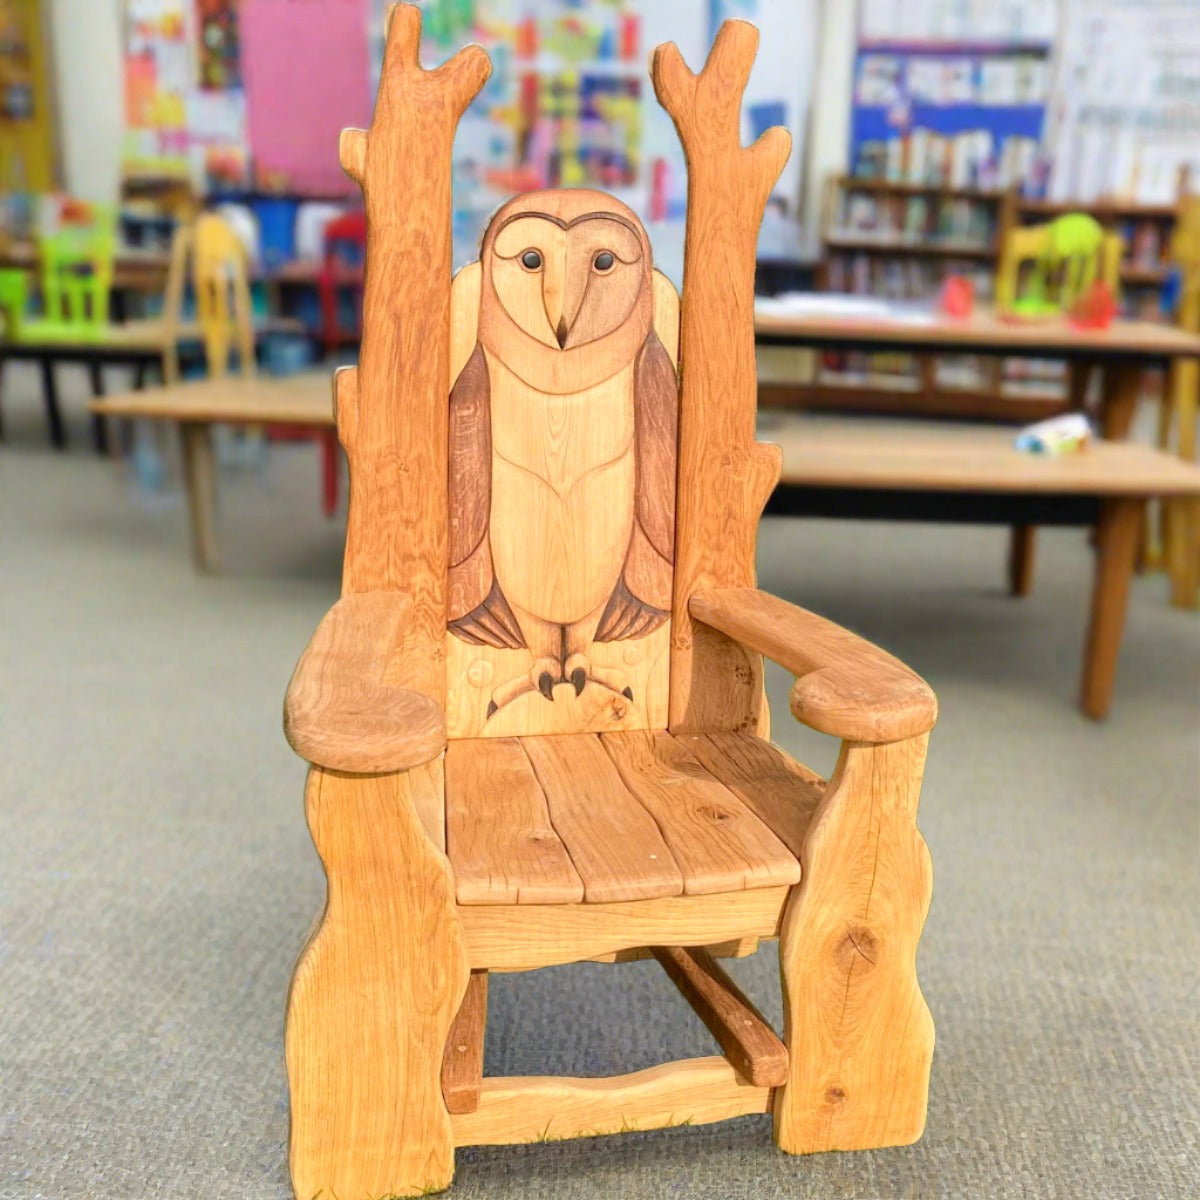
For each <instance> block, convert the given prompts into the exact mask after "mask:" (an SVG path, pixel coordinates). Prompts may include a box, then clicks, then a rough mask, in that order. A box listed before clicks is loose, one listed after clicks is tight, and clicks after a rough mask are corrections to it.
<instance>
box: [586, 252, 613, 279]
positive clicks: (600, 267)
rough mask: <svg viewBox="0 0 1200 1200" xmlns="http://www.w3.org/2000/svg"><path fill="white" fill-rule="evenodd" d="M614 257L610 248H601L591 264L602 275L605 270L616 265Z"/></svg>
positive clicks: (609, 269)
mask: <svg viewBox="0 0 1200 1200" xmlns="http://www.w3.org/2000/svg"><path fill="white" fill-rule="evenodd" d="M616 262H617V260H616V257H615V256H614V255H613V253H612V251H611V250H601V251H600V253H599V254H597V255H596V257H595V258H594V259H592V266H593V267H594V268H595V269H596V270H597V271H599V272H600V274H601V275H603V274H604V273H605V272H606V271H611V270H612V269H613V267H614V266H615V265H616Z"/></svg>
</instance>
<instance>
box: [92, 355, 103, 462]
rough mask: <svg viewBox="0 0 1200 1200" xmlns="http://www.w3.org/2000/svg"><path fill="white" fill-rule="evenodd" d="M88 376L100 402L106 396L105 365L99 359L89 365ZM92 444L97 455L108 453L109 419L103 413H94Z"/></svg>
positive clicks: (93, 392) (94, 394)
mask: <svg viewBox="0 0 1200 1200" xmlns="http://www.w3.org/2000/svg"><path fill="white" fill-rule="evenodd" d="M88 375H89V377H90V378H91V383H92V397H93V398H94V399H96V400H99V399H100V398H101V397H102V396H103V395H104V364H103V363H102V362H101V361H100V360H99V359H98V358H93V359H92V360H91V362H89V363H88ZM92 444H93V445H94V446H95V447H96V453H97V454H107V453H108V418H107V417H105V416H104V415H103V414H102V413H92Z"/></svg>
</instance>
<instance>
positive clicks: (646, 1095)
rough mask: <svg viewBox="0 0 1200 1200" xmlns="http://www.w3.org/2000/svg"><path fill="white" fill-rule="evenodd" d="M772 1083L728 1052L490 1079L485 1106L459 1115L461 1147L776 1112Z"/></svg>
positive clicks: (553, 1139)
mask: <svg viewBox="0 0 1200 1200" xmlns="http://www.w3.org/2000/svg"><path fill="white" fill-rule="evenodd" d="M770 1104H771V1089H770V1088H764V1087H754V1086H753V1085H752V1084H750V1083H748V1082H747V1081H746V1080H745V1079H743V1078H742V1077H741V1076H740V1075H738V1073H737V1072H736V1071H735V1070H734V1069H733V1067H731V1066H730V1065H729V1063H728V1062H726V1060H725V1059H723V1058H693V1059H687V1060H685V1061H683V1062H674V1063H664V1064H663V1065H662V1066H658V1067H651V1068H649V1069H648V1070H645V1071H637V1072H635V1073H634V1074H632V1075H618V1076H615V1077H611V1078H607V1079H568V1078H561V1077H553V1076H529V1077H525V1078H522V1077H519V1076H514V1077H511V1078H495V1079H485V1080H484V1081H483V1092H482V1094H481V1095H480V1098H479V1108H478V1109H477V1110H476V1111H475V1112H473V1113H468V1114H464V1115H461V1116H455V1117H453V1118H452V1120H453V1123H454V1142H455V1144H456V1145H458V1146H485V1145H505V1144H512V1143H519V1142H556V1141H560V1140H563V1139H565V1138H574V1137H594V1136H598V1135H601V1134H607V1133H627V1132H629V1131H631V1130H635V1129H663V1128H668V1127H671V1126H674V1125H707V1124H709V1123H711V1122H713V1121H725V1120H728V1119H729V1118H730V1117H740V1116H745V1115H746V1114H747V1113H761V1112H768V1111H769V1110H770Z"/></svg>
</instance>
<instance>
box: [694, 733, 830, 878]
mask: <svg viewBox="0 0 1200 1200" xmlns="http://www.w3.org/2000/svg"><path fill="white" fill-rule="evenodd" d="M679 741H680V742H681V743H682V744H683V745H684V746H686V747H687V748H688V749H689V750H690V751H691V752H692V754H694V755H695V756H696V758H697V759H699V760H700V762H702V763H703V764H704V766H705V767H706V768H707V769H708V771H709V772H710V773H711V774H712V775H714V776H715V777H716V778H717V779H719V780H720V781H721V782H722V783H723V784H724V785H725V786H726V787H727V788H728V789H729V790H730V791H731V792H733V793H734V795H735V796H737V797H738V798H739V799H740V800H741V801H742V803H743V804H744V805H746V807H747V808H748V809H750V811H751V812H753V813H754V814H755V815H756V816H757V817H758V819H759V820H760V821H762V823H763V824H764V825H766V826H767V827H768V828H769V829H771V830H773V831H774V832H775V834H776V836H777V837H778V838H779V840H780V841H781V842H783V844H784V845H785V846H787V848H788V849H789V850H790V851H791V852H792V853H793V854H795V855H796V856H797V858H798V857H799V855H800V851H801V850H802V849H803V848H804V839H805V837H806V836H807V835H808V827H809V824H810V823H811V821H812V817H813V813H814V812H816V808H817V805H818V804H819V803H820V801H821V797H822V796H823V795H824V794H825V780H823V779H822V778H821V777H820V776H819V775H817V774H816V773H815V772H813V771H810V770H809V769H808V768H807V767H805V766H803V765H802V764H801V763H798V762H796V761H795V759H792V758H789V757H788V755H786V754H784V752H783V751H782V750H779V749H778V748H776V747H775V746H772V745H771V744H770V742H767V741H764V740H763V739H762V738H757V737H751V736H749V735H746V734H737V733H708V734H704V733H701V734H685V735H682V736H681V737H680V738H679Z"/></svg>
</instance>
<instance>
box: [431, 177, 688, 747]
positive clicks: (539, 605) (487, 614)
mask: <svg viewBox="0 0 1200 1200" xmlns="http://www.w3.org/2000/svg"><path fill="white" fill-rule="evenodd" d="M597 263H600V264H603V269H601V268H600V267H598V266H597V265H596V264H597ZM678 303H679V302H678V297H677V296H676V294H675V291H674V289H673V288H672V287H671V285H670V284H669V282H667V281H666V280H663V279H662V278H661V276H658V275H657V274H656V273H655V272H654V271H653V266H652V257H651V251H650V243H649V239H648V238H647V237H646V233H645V230H644V229H643V228H642V225H641V223H640V221H639V220H638V218H637V217H636V216H635V214H634V213H633V212H632V211H631V210H629V209H627V208H626V207H625V206H624V205H622V204H620V203H619V202H618V201H616V200H614V199H613V198H612V197H609V196H606V195H604V194H603V193H599V192H591V191H586V190H572V191H562V192H560V191H544V192H533V193H529V194H526V195H523V196H520V197H517V198H516V199H514V200H512V201H510V202H509V203H508V204H506V205H504V206H503V207H502V208H501V209H500V210H499V211H498V212H497V213H496V215H495V217H494V218H493V219H492V222H491V223H490V225H489V227H488V231H487V233H486V234H485V236H484V239H483V247H482V250H481V254H480V262H479V263H478V264H472V265H471V266H470V267H468V268H465V269H464V270H462V271H460V272H459V274H458V275H457V276H456V278H455V281H454V286H453V290H452V293H451V351H450V361H451V368H452V371H454V372H455V374H454V378H455V383H454V386H453V388H452V390H451V393H450V427H449V459H450V468H449V505H450V578H449V618H450V628H449V637H448V638H447V646H446V654H447V677H448V679H449V681H450V685H451V686H450V688H449V696H448V701H447V716H448V724H449V730H450V735H451V737H479V736H483V737H494V736H510V735H513V734H518V735H532V734H545V733H578V732H585V731H600V730H611V729H630V728H632V729H637V728H647V727H654V726H661V725H664V724H665V723H666V712H667V687H668V666H667V662H668V654H667V648H668V645H669V638H670V629H669V620H668V617H669V611H670V606H671V563H672V557H673V540H674V511H675V474H676V471H675V449H676V434H675V431H676V424H677V408H678V380H677V378H676V375H675V369H674V363H675V358H676V354H677V340H678ZM659 330H662V332H663V333H664V334H665V335H666V336H667V337H668V338H671V339H672V340H671V342H669V343H664V342H663V341H662V340H661V338H660V333H659Z"/></svg>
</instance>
